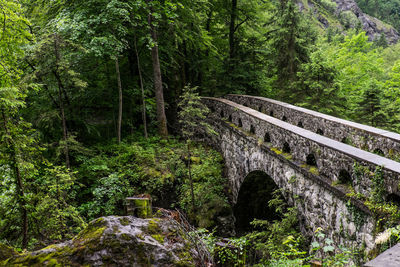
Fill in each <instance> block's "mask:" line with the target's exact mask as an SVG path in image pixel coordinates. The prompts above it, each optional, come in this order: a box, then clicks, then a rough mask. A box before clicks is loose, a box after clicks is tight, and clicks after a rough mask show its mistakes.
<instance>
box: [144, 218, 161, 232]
mask: <svg viewBox="0 0 400 267" xmlns="http://www.w3.org/2000/svg"><path fill="white" fill-rule="evenodd" d="M159 221H160V219H156V218H154V219H152V220H150V221H149V226H148V227H147V230H148V232H149V233H150V234H159V233H160V232H161V228H160V226H159V225H158V222H159Z"/></svg>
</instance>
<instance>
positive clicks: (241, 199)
mask: <svg viewBox="0 0 400 267" xmlns="http://www.w3.org/2000/svg"><path fill="white" fill-rule="evenodd" d="M277 189H279V186H278V185H277V184H276V183H275V181H274V180H273V179H272V177H271V176H270V175H268V174H267V173H266V172H265V171H262V170H254V171H250V172H249V173H248V174H247V175H246V176H245V178H244V180H243V182H242V184H241V186H240V189H239V193H238V197H237V201H236V203H235V205H234V206H233V213H234V216H235V218H236V222H235V228H236V232H238V233H243V232H246V231H248V230H250V229H251V225H250V222H251V221H253V219H262V220H270V221H272V220H276V219H280V217H279V216H278V215H277V214H276V212H275V210H274V208H270V207H269V206H268V201H269V200H271V199H272V195H273V192H274V191H275V190H277Z"/></svg>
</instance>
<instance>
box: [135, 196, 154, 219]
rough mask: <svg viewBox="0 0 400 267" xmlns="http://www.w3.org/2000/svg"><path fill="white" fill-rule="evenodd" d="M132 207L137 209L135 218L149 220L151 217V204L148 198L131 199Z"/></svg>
mask: <svg viewBox="0 0 400 267" xmlns="http://www.w3.org/2000/svg"><path fill="white" fill-rule="evenodd" d="M133 206H134V207H135V208H137V216H138V217H139V218H143V219H145V218H150V217H151V216H152V211H151V203H150V199H148V198H137V199H133Z"/></svg>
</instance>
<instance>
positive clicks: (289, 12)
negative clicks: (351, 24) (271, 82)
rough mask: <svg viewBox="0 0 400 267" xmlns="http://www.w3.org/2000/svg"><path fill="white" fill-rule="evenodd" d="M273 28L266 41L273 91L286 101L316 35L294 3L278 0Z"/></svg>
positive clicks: (289, 0) (288, 0) (306, 60)
mask: <svg viewBox="0 0 400 267" xmlns="http://www.w3.org/2000/svg"><path fill="white" fill-rule="evenodd" d="M279 3H280V4H279V5H278V8H277V11H276V18H274V24H273V25H274V26H273V29H272V30H271V32H270V34H269V36H268V38H269V39H270V42H271V48H272V49H271V54H270V58H271V59H272V61H271V63H272V64H271V66H270V67H271V70H274V71H273V73H274V75H275V76H276V84H275V86H276V89H277V90H278V91H280V93H279V95H280V97H281V98H283V99H285V100H287V101H289V100H290V95H291V89H290V88H291V85H292V83H293V82H295V81H296V80H297V72H298V71H299V69H300V65H301V64H302V63H305V62H309V56H310V47H311V45H312V44H313V43H314V41H315V39H316V34H315V32H314V31H313V29H312V28H310V27H309V26H310V25H307V24H306V23H305V21H304V19H303V17H302V15H301V14H300V11H299V10H298V7H297V4H296V2H295V1H294V0H280V2H279Z"/></svg>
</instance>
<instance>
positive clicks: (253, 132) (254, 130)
mask: <svg viewBox="0 0 400 267" xmlns="http://www.w3.org/2000/svg"><path fill="white" fill-rule="evenodd" d="M250 133H251V134H256V128H255V127H254V126H253V125H250Z"/></svg>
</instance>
